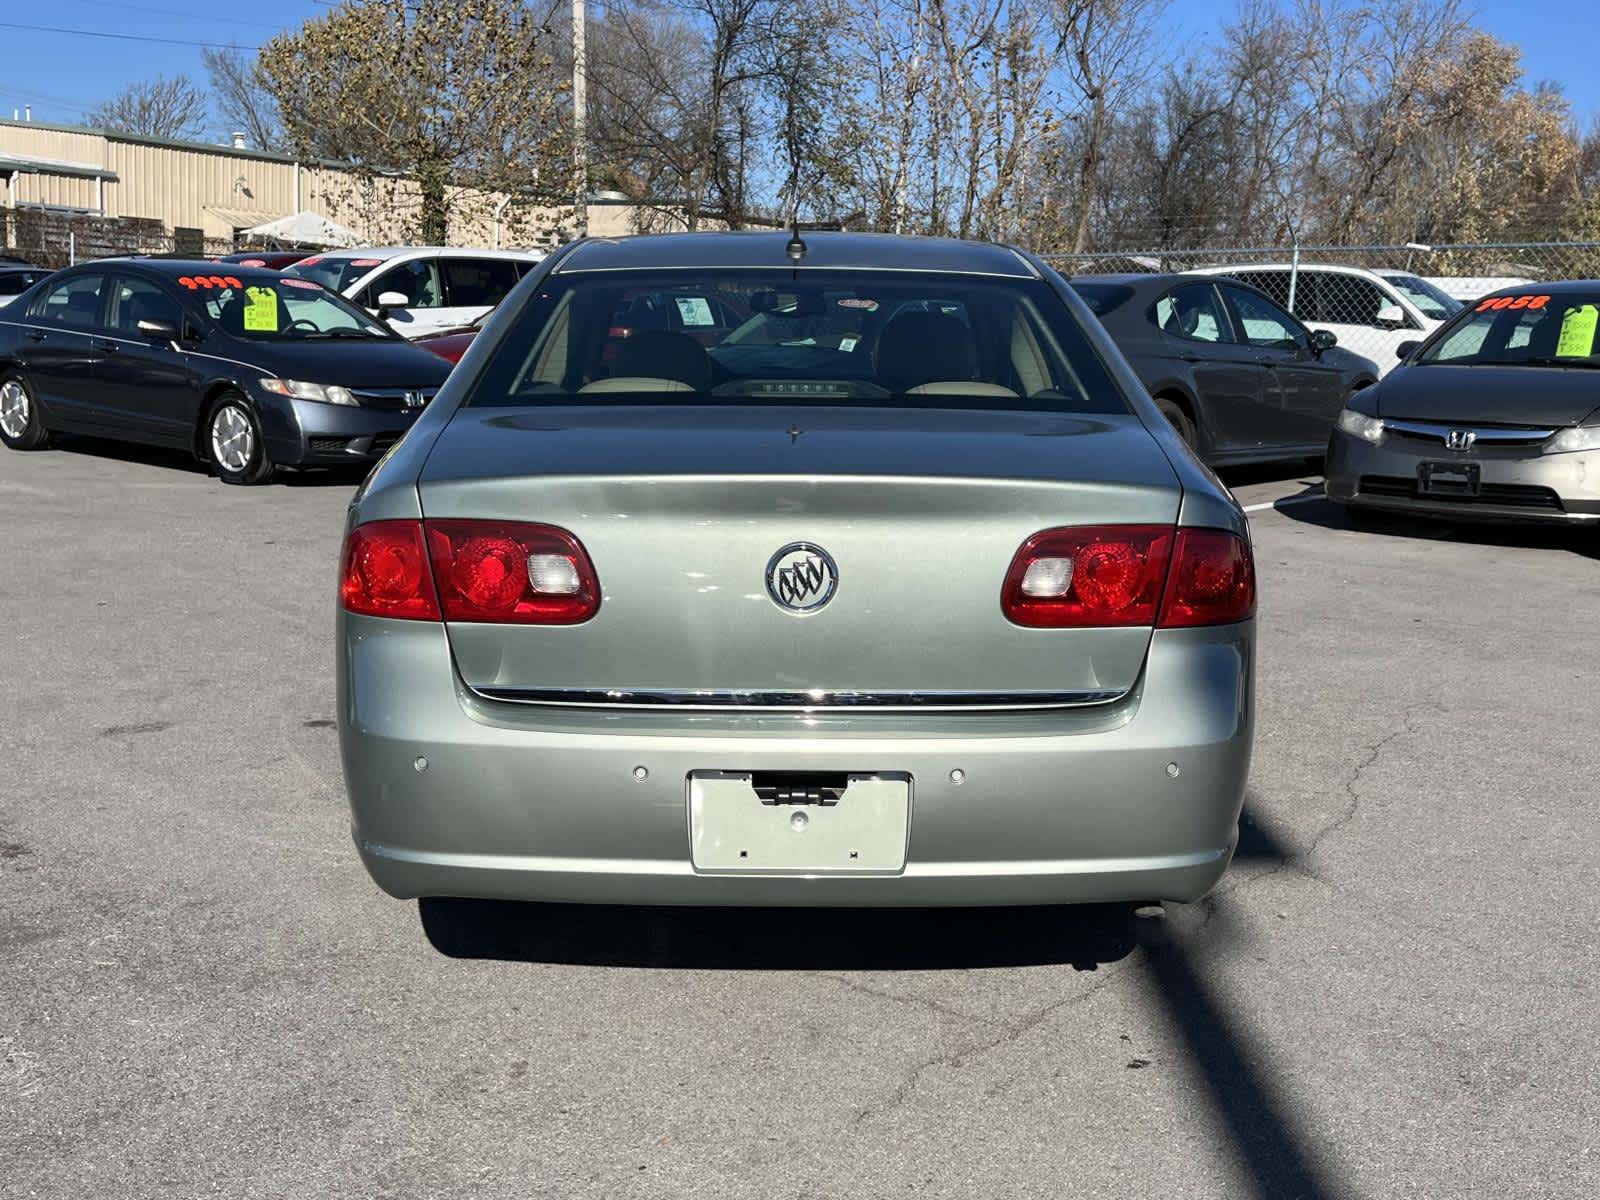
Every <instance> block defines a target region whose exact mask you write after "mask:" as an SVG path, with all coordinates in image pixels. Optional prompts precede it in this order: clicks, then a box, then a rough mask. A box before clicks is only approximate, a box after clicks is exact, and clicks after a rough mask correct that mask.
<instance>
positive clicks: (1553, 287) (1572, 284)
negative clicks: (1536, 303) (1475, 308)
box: [1485, 279, 1600, 296]
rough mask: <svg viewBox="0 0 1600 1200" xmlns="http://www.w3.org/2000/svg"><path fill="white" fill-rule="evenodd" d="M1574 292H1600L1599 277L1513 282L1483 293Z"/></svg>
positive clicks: (1515, 294) (1542, 293) (1540, 293)
mask: <svg viewBox="0 0 1600 1200" xmlns="http://www.w3.org/2000/svg"><path fill="white" fill-rule="evenodd" d="M1574 292H1577V293H1580V294H1581V293H1585V292H1600V279H1562V280H1559V281H1551V282H1549V283H1514V284H1510V285H1508V286H1506V287H1503V288H1496V289H1495V290H1494V291H1492V292H1488V293H1485V294H1486V295H1490V296H1521V295H1524V294H1527V295H1532V296H1569V295H1571V294H1573V293H1574Z"/></svg>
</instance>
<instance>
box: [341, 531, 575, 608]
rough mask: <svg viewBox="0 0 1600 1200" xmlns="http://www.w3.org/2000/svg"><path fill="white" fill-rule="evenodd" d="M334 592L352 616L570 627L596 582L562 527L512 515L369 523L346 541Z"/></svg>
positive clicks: (572, 538) (352, 533)
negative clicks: (501, 518)
mask: <svg viewBox="0 0 1600 1200" xmlns="http://www.w3.org/2000/svg"><path fill="white" fill-rule="evenodd" d="M339 595H340V599H341V600H342V601H343V603H344V606H345V608H346V609H348V610H349V611H350V612H353V613H363V614H366V615H368V616H374V617H403V618H405V619H407V620H412V621H437V620H440V619H441V618H442V619H443V620H446V621H499V622H504V623H506V624H512V625H575V624H577V623H578V622H579V621H587V620H588V619H589V618H590V617H592V616H594V614H595V613H596V611H598V610H599V608H600V582H599V580H598V579H596V578H595V573H594V564H593V563H591V562H590V561H589V555H588V554H587V553H586V552H585V551H584V548H583V546H582V544H581V543H580V542H579V541H578V539H577V538H575V537H573V536H572V535H571V534H570V533H568V532H567V531H566V530H565V529H557V528H556V527H555V526H553V525H526V524H522V523H519V522H514V521H466V520H462V521H373V522H372V523H371V524H369V525H358V526H356V528H354V529H353V530H351V531H350V536H349V537H348V538H346V539H345V546H344V569H343V571H342V572H341V574H340V579H339Z"/></svg>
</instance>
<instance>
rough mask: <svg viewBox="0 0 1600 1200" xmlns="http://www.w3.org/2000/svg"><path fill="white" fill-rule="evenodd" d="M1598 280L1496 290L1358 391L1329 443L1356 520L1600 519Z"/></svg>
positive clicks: (1335, 475)
mask: <svg viewBox="0 0 1600 1200" xmlns="http://www.w3.org/2000/svg"><path fill="white" fill-rule="evenodd" d="M1597 327H1600V283H1596V282H1573V283H1545V284H1533V285H1528V286H1524V287H1518V288H1512V289H1507V290H1505V291H1500V292H1496V293H1495V294H1494V295H1492V296H1488V297H1486V298H1484V299H1483V300H1481V301H1479V302H1478V303H1477V304H1476V305H1474V306H1473V308H1472V309H1470V310H1468V311H1464V312H1462V313H1460V314H1458V315H1457V316H1456V317H1455V319H1454V320H1452V321H1451V322H1450V323H1449V324H1447V325H1445V326H1444V327H1443V328H1441V329H1439V330H1438V331H1437V332H1436V333H1434V334H1433V336H1432V337H1430V338H1429V339H1428V340H1427V341H1426V342H1424V343H1421V344H1418V343H1410V344H1408V345H1405V346H1402V347H1401V354H1402V356H1404V357H1405V359H1406V362H1405V364H1404V365H1403V366H1401V367H1398V368H1396V369H1395V370H1394V371H1392V372H1390V374H1389V375H1388V376H1387V377H1385V379H1384V380H1383V382H1382V383H1380V384H1378V385H1377V386H1376V387H1372V388H1369V389H1367V390H1366V391H1364V392H1359V393H1357V394H1356V396H1355V397H1353V398H1352V399H1351V401H1350V403H1349V404H1348V406H1347V407H1346V409H1345V411H1344V412H1343V413H1341V414H1340V416H1339V425H1338V428H1337V429H1335V430H1334V432H1333V435H1332V437H1331V438H1330V440H1329V442H1328V454H1327V492H1328V496H1329V497H1330V498H1331V499H1333V500H1337V501H1339V502H1340V503H1342V504H1346V505H1349V506H1350V508H1351V510H1352V511H1353V512H1356V513H1360V512H1363V511H1368V510H1374V509H1386V510H1389V511H1392V512H1404V513H1412V514H1417V515H1421V516H1432V517H1472V518H1486V519H1494V520H1522V521H1542V522H1555V523H1563V524H1594V523H1596V522H1600V374H1597V372H1600V352H1597V351H1600V344H1597V336H1600V334H1597Z"/></svg>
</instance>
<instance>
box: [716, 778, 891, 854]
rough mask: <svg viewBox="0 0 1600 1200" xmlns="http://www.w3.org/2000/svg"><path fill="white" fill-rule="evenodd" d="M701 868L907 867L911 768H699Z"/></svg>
mask: <svg viewBox="0 0 1600 1200" xmlns="http://www.w3.org/2000/svg"><path fill="white" fill-rule="evenodd" d="M688 783H689V795H688V803H689V842H690V851H691V855H692V858H693V862H694V868H695V870H697V871H708V872H734V873H755V874H805V875H814V874H846V875H860V874H868V875H870V874H894V873H898V872H900V871H902V870H904V869H905V864H906V838H907V833H908V831H909V829H910V822H911V776H910V775H909V774H907V773H905V772H899V771H889V772H884V771H861V772H838V773H825V772H779V771H695V772H692V773H691V774H690V775H689V780H688Z"/></svg>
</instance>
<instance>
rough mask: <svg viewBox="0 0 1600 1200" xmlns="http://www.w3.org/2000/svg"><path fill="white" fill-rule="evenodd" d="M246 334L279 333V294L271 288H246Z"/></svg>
mask: <svg viewBox="0 0 1600 1200" xmlns="http://www.w3.org/2000/svg"><path fill="white" fill-rule="evenodd" d="M244 295H245V306H244V329H245V332H246V333H277V332H278V293H277V292H275V291H273V290H272V289H271V288H269V287H253V288H245V290H244Z"/></svg>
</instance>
